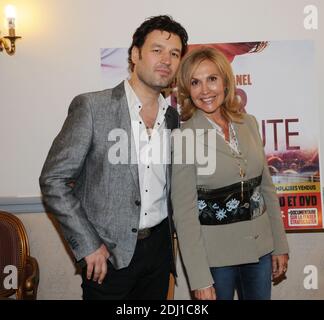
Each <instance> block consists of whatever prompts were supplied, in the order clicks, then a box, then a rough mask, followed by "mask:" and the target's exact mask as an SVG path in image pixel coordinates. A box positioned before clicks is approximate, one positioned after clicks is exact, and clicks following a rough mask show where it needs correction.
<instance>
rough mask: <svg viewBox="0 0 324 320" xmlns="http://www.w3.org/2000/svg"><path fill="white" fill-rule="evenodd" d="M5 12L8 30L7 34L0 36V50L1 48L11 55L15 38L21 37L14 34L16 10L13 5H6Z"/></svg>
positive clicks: (13, 51) (14, 45) (14, 48)
mask: <svg viewBox="0 0 324 320" xmlns="http://www.w3.org/2000/svg"><path fill="white" fill-rule="evenodd" d="M5 12H6V18H7V21H8V30H9V35H8V36H6V37H0V52H2V51H3V49H5V50H6V52H7V53H8V54H9V55H10V56H12V55H13V54H14V53H15V51H16V44H15V42H16V40H17V39H20V38H21V37H18V36H16V30H15V29H16V25H15V22H16V10H15V7H13V6H11V5H8V6H6V9H5Z"/></svg>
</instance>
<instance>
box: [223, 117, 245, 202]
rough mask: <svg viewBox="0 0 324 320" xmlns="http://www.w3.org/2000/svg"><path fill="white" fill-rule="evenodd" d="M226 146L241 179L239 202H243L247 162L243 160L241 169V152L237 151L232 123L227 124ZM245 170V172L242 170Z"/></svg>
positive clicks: (236, 141) (237, 146)
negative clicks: (243, 166) (227, 137)
mask: <svg viewBox="0 0 324 320" xmlns="http://www.w3.org/2000/svg"><path fill="white" fill-rule="evenodd" d="M226 144H227V145H228V147H229V149H230V151H231V154H232V156H233V158H234V159H235V161H236V164H237V166H238V168H239V174H240V178H241V200H243V195H244V194H243V193H244V180H245V179H244V178H245V176H246V164H247V160H246V159H243V160H244V161H243V162H244V163H245V168H242V165H241V161H242V160H240V159H242V158H243V155H242V152H241V151H240V150H239V145H238V139H237V137H236V133H235V130H234V127H233V125H232V122H230V123H229V142H226ZM244 169H245V170H244Z"/></svg>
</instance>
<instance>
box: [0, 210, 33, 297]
mask: <svg viewBox="0 0 324 320" xmlns="http://www.w3.org/2000/svg"><path fill="white" fill-rule="evenodd" d="M7 269H8V270H9V271H8V270H7ZM15 275H17V277H18V278H17V281H14V280H13V277H14V276H15ZM8 278H10V279H9V280H8ZM38 282H39V269H38V263H37V261H36V259H35V258H33V257H31V256H30V255H29V243H28V238H27V234H26V230H25V227H24V225H23V224H22V222H21V221H20V220H19V219H18V218H17V217H16V216H15V215H13V214H11V213H8V212H4V211H0V299H1V298H2V299H5V298H6V297H10V296H12V295H13V294H15V295H16V299H24V300H35V299H36V295H37V288H38ZM16 283H17V286H16V285H15V284H16Z"/></svg>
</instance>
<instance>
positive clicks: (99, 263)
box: [84, 244, 110, 284]
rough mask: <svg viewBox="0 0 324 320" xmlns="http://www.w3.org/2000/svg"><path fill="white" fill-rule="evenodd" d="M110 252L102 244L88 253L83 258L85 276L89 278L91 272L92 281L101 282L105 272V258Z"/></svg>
mask: <svg viewBox="0 0 324 320" xmlns="http://www.w3.org/2000/svg"><path fill="white" fill-rule="evenodd" d="M109 256H110V253H109V252H108V250H107V248H106V246H105V245H104V244H102V245H101V246H100V247H99V248H98V249H97V250H96V251H95V252H93V253H91V254H89V255H88V256H86V257H85V258H84V259H85V261H86V262H87V278H88V280H90V279H91V276H92V273H93V278H92V279H93V281H98V283H99V284H101V283H102V281H103V279H104V278H105V276H106V274H107V259H108V258H109Z"/></svg>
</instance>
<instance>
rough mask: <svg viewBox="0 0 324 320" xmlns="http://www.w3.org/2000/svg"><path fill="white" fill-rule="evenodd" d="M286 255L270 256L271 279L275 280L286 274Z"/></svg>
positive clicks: (287, 257)
mask: <svg viewBox="0 0 324 320" xmlns="http://www.w3.org/2000/svg"><path fill="white" fill-rule="evenodd" d="M288 259H289V256H288V254H280V255H273V256H272V279H276V278H278V277H280V276H281V275H283V274H284V273H286V271H287V269H288Z"/></svg>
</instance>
